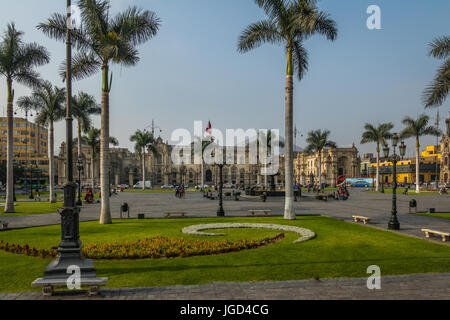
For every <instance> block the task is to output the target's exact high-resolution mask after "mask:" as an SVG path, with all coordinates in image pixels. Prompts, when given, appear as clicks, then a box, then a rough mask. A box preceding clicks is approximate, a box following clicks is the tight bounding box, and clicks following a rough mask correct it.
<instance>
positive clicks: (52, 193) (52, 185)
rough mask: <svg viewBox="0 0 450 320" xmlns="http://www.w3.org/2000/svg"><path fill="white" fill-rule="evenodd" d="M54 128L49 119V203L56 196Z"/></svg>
mask: <svg viewBox="0 0 450 320" xmlns="http://www.w3.org/2000/svg"><path fill="white" fill-rule="evenodd" d="M54 136H55V129H54V128H53V121H50V134H49V137H48V139H49V143H48V145H49V148H48V157H49V171H48V175H49V179H48V181H49V184H50V198H49V201H50V202H51V203H55V202H56V197H55V172H54V170H55V168H54V161H55V160H54V153H55V151H54V150H55V138H54ZM69 165H72V164H71V163H69Z"/></svg>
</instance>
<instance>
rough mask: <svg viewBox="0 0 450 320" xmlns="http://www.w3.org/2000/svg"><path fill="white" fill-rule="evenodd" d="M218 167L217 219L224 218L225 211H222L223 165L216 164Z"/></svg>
mask: <svg viewBox="0 0 450 320" xmlns="http://www.w3.org/2000/svg"><path fill="white" fill-rule="evenodd" d="M217 166H218V167H219V177H220V180H219V209H218V210H217V216H218V217H224V216H225V211H224V210H223V166H224V164H223V163H222V164H217Z"/></svg>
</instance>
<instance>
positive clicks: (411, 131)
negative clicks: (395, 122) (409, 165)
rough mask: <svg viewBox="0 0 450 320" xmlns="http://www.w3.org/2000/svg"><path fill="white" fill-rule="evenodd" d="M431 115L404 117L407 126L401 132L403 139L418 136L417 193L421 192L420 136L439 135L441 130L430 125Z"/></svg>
mask: <svg viewBox="0 0 450 320" xmlns="http://www.w3.org/2000/svg"><path fill="white" fill-rule="evenodd" d="M429 121H430V117H429V116H427V115H426V114H422V115H420V116H419V117H418V118H417V119H416V120H415V119H412V118H410V117H406V118H405V119H403V124H404V125H405V126H406V128H405V129H404V130H403V131H402V133H401V135H400V136H401V138H402V139H408V138H411V137H414V138H416V193H420V181H419V180H420V176H419V173H420V157H419V152H420V137H423V136H437V135H439V134H440V131H439V130H438V129H437V128H436V127H433V126H429V125H428V122H429Z"/></svg>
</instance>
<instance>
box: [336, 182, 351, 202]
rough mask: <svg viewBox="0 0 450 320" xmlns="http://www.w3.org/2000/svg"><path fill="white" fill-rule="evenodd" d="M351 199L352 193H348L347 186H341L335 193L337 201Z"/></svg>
mask: <svg viewBox="0 0 450 320" xmlns="http://www.w3.org/2000/svg"><path fill="white" fill-rule="evenodd" d="M349 197H350V192H348V189H347V186H345V185H344V186H342V185H341V186H339V187H338V189H337V190H336V191H335V192H334V198H335V199H336V200H347V199H348V198H349Z"/></svg>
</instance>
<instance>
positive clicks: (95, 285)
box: [31, 278, 108, 297]
mask: <svg viewBox="0 0 450 320" xmlns="http://www.w3.org/2000/svg"><path fill="white" fill-rule="evenodd" d="M107 281H108V278H87V279H83V278H82V279H81V281H80V286H81V287H89V296H96V295H98V294H99V292H100V286H105V285H106V282H107ZM31 286H32V287H42V293H43V294H44V296H46V297H49V296H52V295H53V289H54V288H55V287H66V288H67V280H66V279H44V278H40V279H37V280H35V281H33V283H32V284H31Z"/></svg>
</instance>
